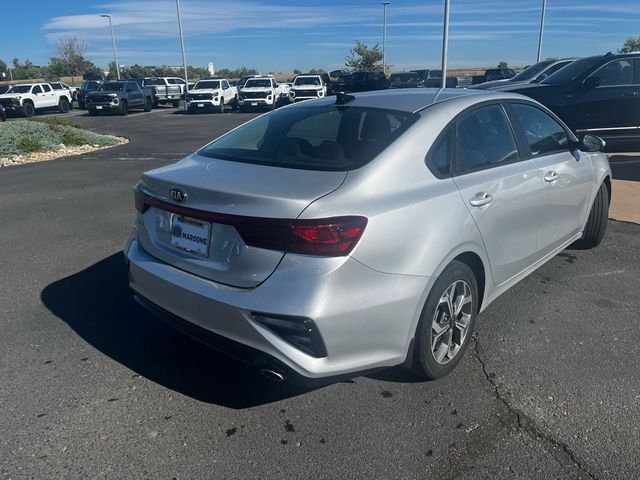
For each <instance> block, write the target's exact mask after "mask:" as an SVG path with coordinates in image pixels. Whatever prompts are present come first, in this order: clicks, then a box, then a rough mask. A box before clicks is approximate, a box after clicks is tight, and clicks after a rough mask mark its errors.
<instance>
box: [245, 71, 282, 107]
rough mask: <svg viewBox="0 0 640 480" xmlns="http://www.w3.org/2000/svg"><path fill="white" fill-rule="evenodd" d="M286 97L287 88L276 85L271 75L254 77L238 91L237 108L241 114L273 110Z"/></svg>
mask: <svg viewBox="0 0 640 480" xmlns="http://www.w3.org/2000/svg"><path fill="white" fill-rule="evenodd" d="M288 95H289V88H288V86H284V85H278V82H277V81H276V79H275V78H273V76H272V75H256V76H255V77H252V78H250V79H248V80H247V81H246V82H245V84H244V85H243V86H242V88H240V89H239V90H238V106H239V108H240V111H241V112H246V111H250V110H256V109H258V108H265V107H267V108H270V109H271V110H275V108H276V106H277V105H278V103H279V102H281V101H282V100H283V99H284V98H287V97H288Z"/></svg>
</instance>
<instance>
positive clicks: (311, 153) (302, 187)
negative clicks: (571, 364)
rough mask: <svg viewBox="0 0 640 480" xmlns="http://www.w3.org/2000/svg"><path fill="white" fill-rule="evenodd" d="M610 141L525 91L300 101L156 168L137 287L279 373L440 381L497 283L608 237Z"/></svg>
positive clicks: (144, 197) (142, 208)
mask: <svg viewBox="0 0 640 480" xmlns="http://www.w3.org/2000/svg"><path fill="white" fill-rule="evenodd" d="M602 147H603V142H602V140H600V139H599V138H598V137H593V136H589V135H587V136H585V137H583V138H582V139H580V140H578V139H577V138H576V137H575V136H574V134H573V133H572V132H571V131H570V130H569V129H568V128H567V127H566V126H565V125H564V124H563V123H562V121H560V120H559V119H558V118H557V117H556V116H555V115H554V114H553V113H551V112H550V111H549V110H547V109H546V108H545V107H543V106H541V105H540V104H538V103H536V102H535V101H533V100H531V99H528V98H526V97H523V96H520V95H517V94H510V93H493V92H482V91H468V90H454V89H451V90H447V89H445V90H441V91H438V90H432V89H415V90H397V91H385V92H371V93H362V94H353V95H345V94H338V95H337V96H336V97H332V98H325V99H321V100H311V101H309V102H302V103H299V104H295V105H290V106H287V107H284V108H282V109H279V110H276V111H274V112H271V113H268V114H266V115H263V116H260V117H258V118H256V119H254V120H252V121H250V122H248V123H246V124H244V125H242V126H240V127H238V128H236V129H235V130H232V131H231V132H229V133H227V134H226V135H223V136H222V137H220V138H218V139H216V140H214V141H213V142H211V143H210V144H208V145H206V146H205V147H203V148H201V149H200V150H198V151H197V152H196V153H194V154H192V155H190V156H188V157H187V158H185V159H183V160H181V161H179V162H177V163H175V164H173V165H169V166H167V167H163V168H159V169H157V170H152V171H149V172H146V173H144V174H143V175H142V178H141V180H140V182H139V183H138V184H137V185H136V186H135V188H134V197H135V206H136V209H137V219H136V221H135V228H134V230H133V233H132V235H131V238H130V240H129V242H128V244H127V247H126V252H125V253H126V257H127V260H128V264H129V282H130V287H131V290H132V291H133V294H134V296H135V298H136V300H138V301H139V302H140V303H141V304H142V305H144V306H145V307H147V308H148V309H149V310H151V311H152V312H154V313H155V314H157V315H158V316H159V317H161V318H162V319H163V320H165V321H167V322H169V323H170V324H172V325H173V326H175V327H176V328H178V329H180V330H181V331H183V332H184V333H186V334H189V335H191V336H193V337H195V338H197V339H199V340H201V341H203V342H205V343H207V344H208V345H211V346H213V347H214V348H216V349H218V350H221V351H223V352H226V353H227V354H229V355H231V356H233V357H235V358H238V359H240V360H243V361H245V362H248V363H250V364H251V365H254V366H256V367H257V368H259V369H261V370H262V372H263V373H264V374H265V375H267V376H269V377H270V378H272V379H274V380H284V379H287V378H290V379H293V380H298V381H305V380H309V379H312V380H314V381H317V380H318V379H321V378H324V381H326V379H327V378H334V377H339V376H342V375H348V376H353V375H355V374H356V373H357V372H363V371H368V370H373V369H378V368H383V367H391V366H394V365H400V364H403V365H405V366H411V367H412V368H413V369H414V370H415V371H416V372H418V373H419V374H421V375H422V376H424V377H425V378H428V379H435V378H438V377H441V376H443V375H446V374H447V373H449V372H451V371H452V370H453V369H454V367H455V366H456V365H457V363H458V362H459V361H460V359H461V357H462V356H463V354H464V352H465V350H466V349H467V347H468V345H469V341H470V338H471V334H472V332H473V328H474V323H475V321H476V316H477V315H478V313H479V312H481V311H482V310H484V309H485V308H487V306H488V305H489V304H490V303H491V302H492V301H493V300H495V299H496V297H498V296H499V295H500V294H502V293H504V292H505V291H506V290H508V289H509V288H510V287H511V286H513V285H514V284H515V283H517V282H518V281H520V280H522V279H523V278H525V277H526V276H527V275H529V274H530V273H532V272H533V271H534V270H535V269H537V268H538V267H540V266H541V265H542V264H544V263H545V262H546V261H548V260H549V259H551V258H552V257H553V256H554V255H556V254H557V253H558V252H560V251H562V250H563V249H564V248H565V247H567V246H569V245H571V244H573V243H574V242H580V243H582V244H583V245H584V246H587V247H594V246H596V245H598V243H600V241H601V240H602V238H603V235H604V233H605V229H606V226H607V212H608V206H609V199H610V198H611V180H610V179H611V171H610V168H609V164H608V161H607V158H606V156H605V155H604V154H602V153H600V150H601V149H602ZM514 314H516V312H514Z"/></svg>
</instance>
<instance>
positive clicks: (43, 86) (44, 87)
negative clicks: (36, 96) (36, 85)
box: [42, 84, 51, 92]
mask: <svg viewBox="0 0 640 480" xmlns="http://www.w3.org/2000/svg"><path fill="white" fill-rule="evenodd" d="M42 88H43V89H44V91H45V92H50V91H51V87H50V86H49V85H44V84H43V85H42Z"/></svg>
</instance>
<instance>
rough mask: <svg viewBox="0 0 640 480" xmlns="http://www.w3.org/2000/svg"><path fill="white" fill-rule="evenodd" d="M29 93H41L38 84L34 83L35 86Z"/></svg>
mask: <svg viewBox="0 0 640 480" xmlns="http://www.w3.org/2000/svg"><path fill="white" fill-rule="evenodd" d="M31 93H33V94H36V93H42V89H41V88H40V85H36V86H35V87H33V90H31Z"/></svg>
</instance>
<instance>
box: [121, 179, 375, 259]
mask: <svg viewBox="0 0 640 480" xmlns="http://www.w3.org/2000/svg"><path fill="white" fill-rule="evenodd" d="M133 194H134V198H135V204H136V210H137V211H138V212H140V213H144V212H146V211H147V209H148V208H149V207H150V206H151V207H155V208H159V209H161V210H164V211H166V212H172V213H177V214H179V215H183V216H185V217H190V218H195V219H198V220H203V221H208V222H213V223H221V224H224V225H232V226H233V227H235V229H236V230H237V231H238V233H239V234H240V236H241V237H242V240H243V241H244V243H245V244H247V245H249V246H251V247H257V248H265V249H268V250H279V251H283V252H288V253H303V254H307V255H320V256H325V257H340V256H344V255H348V254H349V253H350V252H351V250H353V248H354V247H355V246H356V244H357V243H358V241H359V240H360V237H362V234H363V233H364V229H365V227H366V226H367V218H366V217H360V216H344V217H333V218H321V219H317V220H289V219H285V218H255V217H245V216H241V215H229V214H224V213H214V212H207V211H202V210H196V209H194V208H189V207H183V206H181V205H175V204H173V203H169V202H166V201H164V200H159V199H157V198H153V197H150V196H148V195H145V193H144V192H142V191H141V189H140V188H138V187H136V188H134V189H133Z"/></svg>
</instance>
